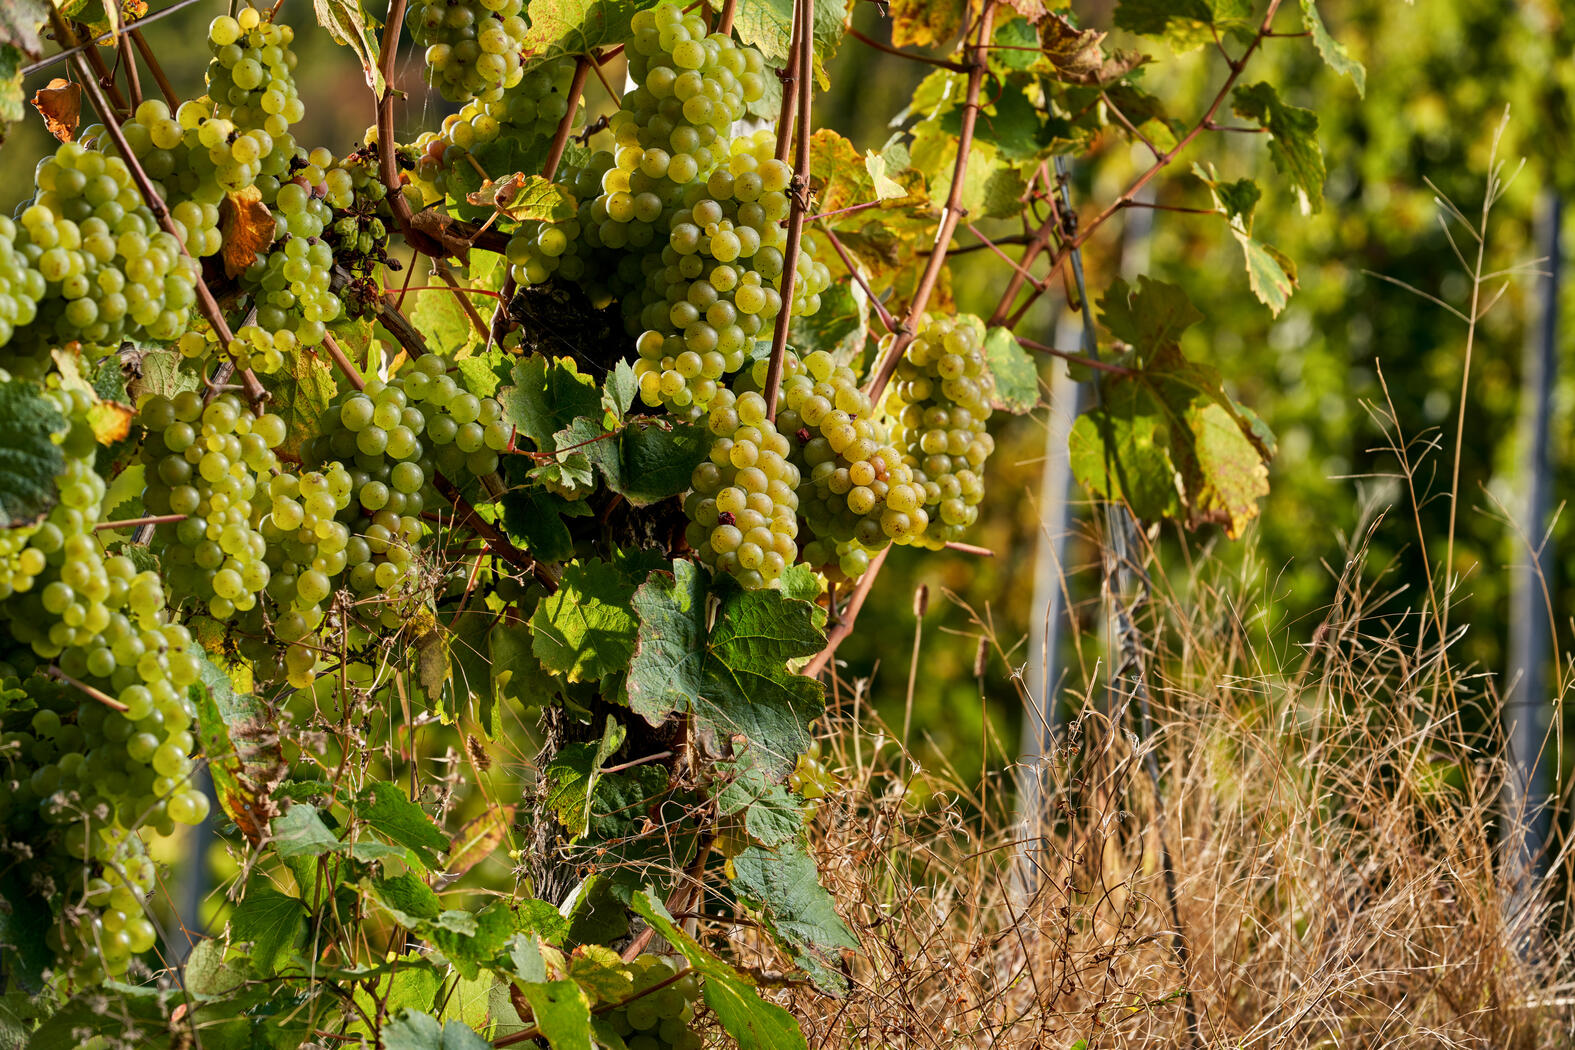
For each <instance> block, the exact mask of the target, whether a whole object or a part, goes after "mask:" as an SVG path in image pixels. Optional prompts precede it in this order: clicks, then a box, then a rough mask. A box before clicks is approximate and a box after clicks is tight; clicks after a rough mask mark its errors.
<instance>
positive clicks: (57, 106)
mask: <svg viewBox="0 0 1575 1050" xmlns="http://www.w3.org/2000/svg"><path fill="white" fill-rule="evenodd" d="M33 108H34V109H36V110H38V112H39V115H41V116H42V117H43V118H44V126H45V127H47V128H48V129H49V133H50V134H51V135H53V136H55V138H57V139H59V140H60V141H61V142H70V141H71V140H72V139H74V138H76V137H77V126H78V125H79V124H81V123H82V85H81V84H73V83H71V82H70V81H69V80H64V79H62V78H60V77H56V78H55V79H53V80H51V81H50V82H49V83H48V84H47V85H46V86H44V87H41V88H39V89H38V91H37V92H36V93H35V94H34V95H33Z"/></svg>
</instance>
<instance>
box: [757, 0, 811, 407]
mask: <svg viewBox="0 0 1575 1050" xmlns="http://www.w3.org/2000/svg"><path fill="white" fill-rule="evenodd" d="M795 13H796V16H797V18H798V19H799V22H800V25H799V30H798V34H797V37H798V41H799V52H798V68H799V73H800V75H799V78H798V85H797V87H798V150H797V155H796V156H795V157H794V158H793V159H794V168H793V199H792V201H791V203H790V204H789V207H788V231H787V244H786V246H785V247H784V249H783V252H782V292H781V297H782V298H781V302H782V308H781V310H780V311H779V312H778V313H777V324H776V329H775V330H774V331H773V332H772V335H771V360H770V363H769V364H768V365H767V366H766V391H765V396H766V417H767V418H775V417H776V414H777V394H778V392H779V391H780V390H781V387H782V360H783V358H785V357H786V356H787V339H788V326H789V325H790V324H792V321H793V291H794V288H795V286H796V285H797V283H798V258H799V253H800V251H801V250H802V247H803V243H804V213H805V212H806V211H807V210H808V208H809V105H810V98H811V96H812V95H813V93H814V86H815V77H814V74H813V63H814V60H815V33H814V28H813V27H814V25H815V0H797V3H796V4H795Z"/></svg>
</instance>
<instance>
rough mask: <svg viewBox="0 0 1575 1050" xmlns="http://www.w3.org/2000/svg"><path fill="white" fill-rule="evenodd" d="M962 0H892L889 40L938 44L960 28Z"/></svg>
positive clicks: (963, 13) (963, 12)
mask: <svg viewBox="0 0 1575 1050" xmlns="http://www.w3.org/2000/svg"><path fill="white" fill-rule="evenodd" d="M967 13H968V5H967V4H966V3H965V2H964V0H892V3H891V42H892V44H894V45H895V46H897V47H941V46H943V45H945V44H949V43H951V41H952V39H953V38H954V37H956V36H957V34H958V32H959V31H961V29H962V24H963V19H964V18H965V17H966V16H967Z"/></svg>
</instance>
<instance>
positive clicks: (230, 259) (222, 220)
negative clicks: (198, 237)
mask: <svg viewBox="0 0 1575 1050" xmlns="http://www.w3.org/2000/svg"><path fill="white" fill-rule="evenodd" d="M273 228H274V221H273V212H271V211H269V210H268V205H266V204H264V203H263V202H262V191H260V190H259V189H258V188H257V187H256V186H247V187H246V188H245V189H243V190H240V191H239V192H236V193H227V194H225V195H224V200H223V201H222V202H221V203H220V204H219V232H220V233H221V234H222V235H223V237H224V249H223V253H222V254H223V256H224V273H225V276H227V277H237V276H239V275H240V274H241V272H242V271H244V270H245V269H246V268H247V267H248V266H250V265H251V264H252V263H254V262H256V261H257V256H258V255H260V254H262V253H263V252H265V251H267V250H268V246H269V245H270V244H272V243H273Z"/></svg>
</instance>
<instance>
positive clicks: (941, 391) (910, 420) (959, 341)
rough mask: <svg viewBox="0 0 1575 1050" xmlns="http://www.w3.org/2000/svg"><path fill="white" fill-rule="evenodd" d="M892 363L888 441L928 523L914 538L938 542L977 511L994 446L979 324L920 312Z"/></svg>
mask: <svg viewBox="0 0 1575 1050" xmlns="http://www.w3.org/2000/svg"><path fill="white" fill-rule="evenodd" d="M921 321H922V323H923V327H922V328H921V329H920V332H919V334H918V335H917V336H916V337H914V340H913V342H912V343H910V344H909V345H908V349H907V352H906V353H905V354H904V355H903V359H902V361H900V362H899V363H898V365H897V371H896V373H895V375H894V376H893V381H892V384H891V388H890V394H889V398H888V405H887V407H888V410H889V411H890V412H891V413H892V414H893V415H894V416H895V417H896V419H897V426H896V430H895V433H894V435H893V437H894V443H895V444H896V445H897V447H898V448H899V449H900V450H901V451H902V454H903V460H904V462H905V463H907V464H908V465H909V467H910V468H911V469H912V471H913V476H914V481H915V483H916V484H918V485H919V486H920V488H921V489H922V490H923V493H924V507H925V508H926V510H927V512H928V513H929V516H930V522H931V524H930V528H929V529H928V530H927V531H926V532H925V533H924V535H922V536H920V537H918V538H917V539H916V540H915V541H914V542H916V543H918V544H919V545H921V546H925V547H931V548H936V549H939V548H940V547H941V546H943V545H944V544H946V543H947V542H948V541H955V540H958V539H960V538H961V537H962V536H963V534H964V532H965V531H966V530H967V529H968V527H969V526H970V525H972V524H973V523H974V521H975V520H976V519H977V518H978V516H979V503H980V501H982V500H983V499H984V477H983V471H984V464H985V461H986V460H988V459H989V458H990V453H991V452H993V451H994V450H995V440H994V439H993V438H992V437H991V436H990V434H989V432H988V431H987V430H986V429H985V427H986V424H987V423H988V422H989V419H990V412H991V404H990V398H991V394H992V390H993V385H992V380H991V374H990V368H989V364H988V362H987V361H986V360H985V356H984V323H983V322H982V321H980V320H979V319H978V318H977V317H973V316H971V315H966V314H964V315H959V316H957V317H930V316H927V317H925V318H922V319H921Z"/></svg>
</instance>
